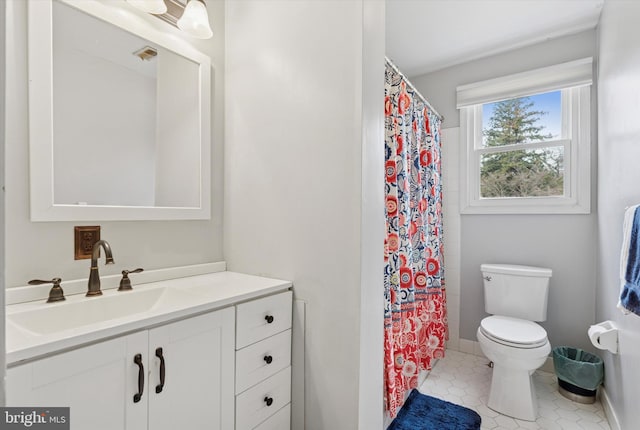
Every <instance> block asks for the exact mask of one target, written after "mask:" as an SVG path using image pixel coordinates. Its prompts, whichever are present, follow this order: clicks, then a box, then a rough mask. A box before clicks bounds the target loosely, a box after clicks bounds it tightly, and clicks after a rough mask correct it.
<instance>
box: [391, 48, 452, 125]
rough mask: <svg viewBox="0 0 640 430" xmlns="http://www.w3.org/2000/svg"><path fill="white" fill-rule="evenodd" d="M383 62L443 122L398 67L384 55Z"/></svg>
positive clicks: (440, 116) (442, 117)
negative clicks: (400, 77)
mask: <svg viewBox="0 0 640 430" xmlns="http://www.w3.org/2000/svg"><path fill="white" fill-rule="evenodd" d="M384 60H385V61H386V62H387V64H389V65H390V66H391V68H392V69H393V70H394V71H395V72H396V73H397V74H399V75H400V76H402V79H404V80H405V82H406V83H407V85H409V86H410V87H411V89H412V90H413V91H414V92H415V93H416V94H417V95H418V96H420V98H421V99H422V101H423V102H424V104H426V105H427V106H428V107H429V109H431V110H432V111H433V113H435V114H436V116H437V117H438V118H440V121H443V122H444V116H442V115H440V114H439V113H438V111H437V110H435V109H434V108H433V106H431V103H429V102H428V101H427V98H426V97H425V96H423V95H422V94H420V91H418V89H417V88H416V87H414V86H413V84H412V83H411V81H410V80H409V79H408V78H407V77H406V76H405V75H404V74H403V73H402V72H401V71H400V70H399V69H398V66H396V65H395V64H393V61H391V60H390V59H389V57H387V56H386V55H385V56H384Z"/></svg>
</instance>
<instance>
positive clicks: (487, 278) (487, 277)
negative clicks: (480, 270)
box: [482, 276, 491, 281]
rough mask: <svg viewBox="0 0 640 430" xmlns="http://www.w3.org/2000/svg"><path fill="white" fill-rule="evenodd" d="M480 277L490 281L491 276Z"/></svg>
mask: <svg viewBox="0 0 640 430" xmlns="http://www.w3.org/2000/svg"><path fill="white" fill-rule="evenodd" d="M482 279H484V280H485V281H491V276H483V277H482Z"/></svg>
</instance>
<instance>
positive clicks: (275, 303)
mask: <svg viewBox="0 0 640 430" xmlns="http://www.w3.org/2000/svg"><path fill="white" fill-rule="evenodd" d="M292 296H293V293H292V292H291V291H286V292H284V293H280V294H275V295H273V296H268V297H265V298H262V299H258V300H253V301H250V302H247V303H242V304H240V305H238V306H237V307H236V318H237V319H236V349H240V348H244V347H245V346H247V345H250V344H252V343H255V342H257V341H259V340H262V339H265V338H267V337H269V336H273V335H274V334H276V333H280V332H281V331H284V330H287V329H288V328H291V311H292V308H293V304H292Z"/></svg>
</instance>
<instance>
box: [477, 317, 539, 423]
mask: <svg viewBox="0 0 640 430" xmlns="http://www.w3.org/2000/svg"><path fill="white" fill-rule="evenodd" d="M477 337H478V342H479V343H480V348H481V349H482V352H483V353H484V355H485V356H486V357H487V358H488V359H489V360H491V361H492V363H493V375H492V377H491V391H490V394H489V402H488V404H487V406H489V407H490V408H491V409H493V410H495V411H497V412H500V413H501V414H503V415H508V416H510V417H514V418H518V419H521V420H526V421H535V420H536V417H537V411H538V403H537V398H536V393H535V388H534V386H533V381H532V380H531V375H532V374H533V372H534V371H535V370H536V369H538V368H539V367H540V366H542V365H543V364H544V363H545V361H546V360H547V357H548V355H549V353H550V352H551V345H550V343H549V340H548V339H547V333H546V331H545V330H544V329H543V328H542V327H540V326H539V325H538V324H536V323H534V322H531V321H526V320H520V319H517V318H511V317H503V316H490V317H487V318H485V319H483V320H482V322H481V323H480V327H478V332H477Z"/></svg>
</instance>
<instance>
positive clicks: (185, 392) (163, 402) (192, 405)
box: [7, 307, 235, 430]
mask: <svg viewBox="0 0 640 430" xmlns="http://www.w3.org/2000/svg"><path fill="white" fill-rule="evenodd" d="M234 314H235V313H234V307H228V308H225V309H221V310H218V311H214V312H209V313H206V314H203V315H199V316H195V317H191V318H187V319H184V320H180V321H177V322H174V323H170V324H166V325H162V326H159V327H155V328H152V329H149V330H142V331H139V332H136V333H133V334H129V335H126V336H121V337H117V338H115V339H111V340H107V341H103V342H99V343H95V344H93V345H89V346H85V347H81V348H79V349H75V350H71V351H68V352H64V353H60V354H57V355H53V356H50V357H47V358H43V359H40V360H35V361H32V362H28V363H25V364H22V365H17V366H15V367H12V368H9V369H8V370H7V405H8V406H52V407H53V406H69V407H70V408H71V410H70V414H71V417H70V421H71V428H72V429H75V430H86V429H94V430H102V429H104V430H115V429H135V430H140V429H149V430H165V429H166V430H175V429H178V428H190V429H205V428H206V429H220V430H228V429H230V428H233V420H234V412H233V411H234V373H233V368H234V365H235V363H234V324H235V321H234ZM159 348H161V351H160V350H159ZM163 362H164V366H162V364H163ZM163 367H164V368H163ZM162 375H163V376H164V381H163V380H162V379H163V378H162ZM162 382H164V385H162ZM140 393H141V396H139V399H138V396H137V395H138V394H140ZM134 396H135V397H136V399H135V400H134Z"/></svg>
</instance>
